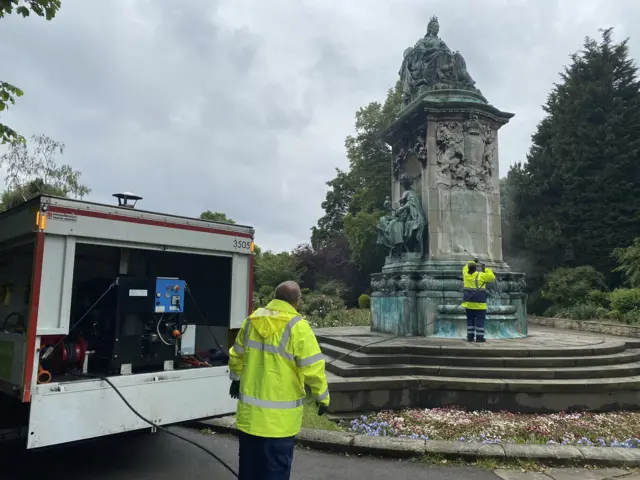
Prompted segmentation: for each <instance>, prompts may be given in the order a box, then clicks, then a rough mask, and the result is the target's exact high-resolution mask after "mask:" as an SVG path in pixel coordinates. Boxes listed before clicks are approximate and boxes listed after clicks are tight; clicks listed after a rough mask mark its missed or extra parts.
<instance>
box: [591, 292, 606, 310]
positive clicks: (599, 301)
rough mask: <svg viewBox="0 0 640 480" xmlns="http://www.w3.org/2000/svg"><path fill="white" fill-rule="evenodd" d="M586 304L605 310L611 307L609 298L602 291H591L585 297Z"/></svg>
mask: <svg viewBox="0 0 640 480" xmlns="http://www.w3.org/2000/svg"><path fill="white" fill-rule="evenodd" d="M587 302H588V303H592V304H593V305H597V306H598V307H603V308H604V309H605V310H606V309H608V308H609V307H610V306H611V297H610V296H609V293H607V292H603V291H602V290H591V291H590V292H589V294H588V295H587Z"/></svg>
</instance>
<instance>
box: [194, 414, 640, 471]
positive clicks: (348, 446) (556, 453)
mask: <svg viewBox="0 0 640 480" xmlns="http://www.w3.org/2000/svg"><path fill="white" fill-rule="evenodd" d="M196 426H197V427H198V428H208V429H210V430H213V431H215V432H218V433H226V434H231V435H237V434H238V430H237V428H236V422H235V419H234V418H233V417H222V418H215V419H209V420H202V421H200V422H196ZM296 442H297V443H298V444H299V445H302V446H305V447H308V448H312V449H314V450H321V451H325V452H337V453H351V454H360V455H368V456H375V457H393V458H419V457H424V456H425V455H428V454H438V455H441V456H443V457H445V458H447V459H451V460H457V459H463V460H467V461H474V460H478V459H494V460H529V461H535V462H540V463H544V464H548V465H553V466H585V465H589V466H598V467H630V468H637V467H640V449H628V448H616V447H579V446H570V445H521V444H509V443H506V444H482V443H464V442H453V441H440V440H426V441H425V440H410V439H404V438H390V437H372V436H368V435H350V434H348V433H343V432H330V431H324V430H311V429H302V431H301V432H300V433H299V434H298V436H297V437H296Z"/></svg>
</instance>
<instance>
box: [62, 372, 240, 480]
mask: <svg viewBox="0 0 640 480" xmlns="http://www.w3.org/2000/svg"><path fill="white" fill-rule="evenodd" d="M69 373H71V375H75V376H77V377H84V378H92V379H99V380H102V381H103V382H105V383H107V385H109V386H110V387H111V388H112V389H113V391H114V392H116V394H117V395H118V396H119V397H120V399H121V400H122V401H123V402H124V404H125V405H126V406H127V407H128V408H129V410H131V411H132V412H133V413H134V414H135V415H136V416H137V417H138V418H139V419H140V420H142V421H143V422H145V423H147V424H149V425H151V427H153V428H157V429H158V430H160V431H161V432H164V433H168V434H169V435H172V436H174V437H176V438H179V439H180V440H183V441H185V442H187V443H190V444H191V445H193V446H194V447H197V448H199V449H200V450H202V451H203V452H205V453H207V454H209V455H211V456H212V457H213V458H214V459H215V460H217V461H218V463H220V465H222V466H223V467H224V468H226V469H227V470H228V471H229V472H230V473H231V474H232V475H233V476H234V477H236V478H238V473H237V472H236V471H235V470H234V469H233V468H231V467H230V466H229V465H228V464H227V463H226V462H225V461H224V460H222V459H221V458H220V457H219V456H218V455H216V454H215V453H213V452H212V451H211V450H209V449H208V448H207V447H204V446H202V445H200V444H199V443H198V442H194V441H193V440H191V439H189V438H187V437H183V436H182V435H179V434H177V433H175V432H172V431H171V430H169V429H168V428H165V427H162V426H160V425H156V424H155V423H153V422H152V421H151V420H149V419H147V418H145V417H143V416H142V415H141V414H140V412H138V411H137V410H136V409H135V408H133V406H132V405H131V404H130V403H129V401H128V400H127V399H126V398H125V397H124V395H122V393H121V392H120V390H119V389H118V387H116V386H115V385H114V384H113V383H112V382H111V380H109V379H108V378H107V377H102V376H100V375H92V374H87V373H81V372H77V371H71V372H69Z"/></svg>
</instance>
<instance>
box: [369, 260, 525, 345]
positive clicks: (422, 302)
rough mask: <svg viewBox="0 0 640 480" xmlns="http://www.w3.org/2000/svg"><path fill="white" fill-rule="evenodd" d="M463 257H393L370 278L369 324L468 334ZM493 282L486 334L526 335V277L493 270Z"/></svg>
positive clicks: (395, 330) (408, 331) (403, 331)
mask: <svg viewBox="0 0 640 480" xmlns="http://www.w3.org/2000/svg"><path fill="white" fill-rule="evenodd" d="M463 266H464V262H446V261H440V260H427V261H422V260H416V259H415V257H414V258H411V256H408V257H400V258H397V259H392V260H391V261H389V262H388V263H387V264H386V265H385V266H384V268H383V271H382V273H379V274H375V275H373V276H372V279H371V286H372V289H373V292H372V294H371V328H372V330H373V331H375V332H381V333H390V334H393V335H402V336H407V335H412V336H423V337H424V336H428V337H441V338H466V336H467V319H466V315H465V311H464V309H463V308H462V307H461V306H460V304H461V303H462V278H461V276H462V267H463ZM494 273H495V274H496V282H494V283H493V284H490V285H489V288H488V292H489V298H488V300H487V307H488V309H487V310H488V311H487V320H486V326H485V332H486V337H487V338H489V339H494V338H522V337H526V336H527V309H526V294H525V293H524V289H525V286H526V283H525V276H524V274H523V273H515V272H510V271H508V269H502V270H498V268H496V270H494Z"/></svg>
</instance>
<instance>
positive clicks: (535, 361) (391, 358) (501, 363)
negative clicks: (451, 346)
mask: <svg viewBox="0 0 640 480" xmlns="http://www.w3.org/2000/svg"><path fill="white" fill-rule="evenodd" d="M320 348H321V350H322V352H323V353H324V354H325V355H327V356H330V357H331V358H334V359H335V358H339V357H342V358H341V360H342V361H344V362H347V363H351V364H353V365H371V366H373V365H384V366H389V365H435V366H451V367H462V366H473V367H507V368H560V367H591V366H603V365H620V364H627V363H634V362H638V361H640V349H632V350H626V351H623V352H620V353H613V354H609V355H590V356H573V357H570V356H567V357H565V356H559V357H485V356H480V355H481V354H484V350H477V351H476V354H477V355H478V356H475V357H469V356H446V355H411V354H393V355H389V354H387V355H381V354H372V353H362V351H358V352H352V349H349V348H343V347H338V346H335V345H330V344H327V343H324V342H322V343H320Z"/></svg>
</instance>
